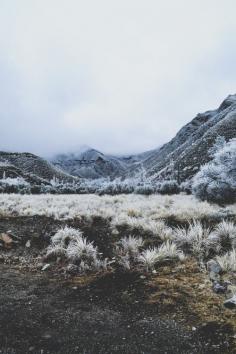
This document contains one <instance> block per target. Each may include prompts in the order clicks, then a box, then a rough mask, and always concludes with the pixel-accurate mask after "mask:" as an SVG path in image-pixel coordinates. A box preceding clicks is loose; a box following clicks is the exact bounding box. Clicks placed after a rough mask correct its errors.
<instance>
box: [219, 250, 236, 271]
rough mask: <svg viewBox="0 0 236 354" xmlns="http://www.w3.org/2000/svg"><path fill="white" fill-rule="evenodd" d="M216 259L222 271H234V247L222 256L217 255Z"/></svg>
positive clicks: (235, 262) (235, 254) (235, 255)
mask: <svg viewBox="0 0 236 354" xmlns="http://www.w3.org/2000/svg"><path fill="white" fill-rule="evenodd" d="M216 261H217V262H218V263H219V265H220V266H221V268H222V270H223V271H224V272H228V271H232V272H236V249H235V248H234V249H232V250H231V251H230V252H227V253H226V254H225V255H223V256H217V257H216Z"/></svg>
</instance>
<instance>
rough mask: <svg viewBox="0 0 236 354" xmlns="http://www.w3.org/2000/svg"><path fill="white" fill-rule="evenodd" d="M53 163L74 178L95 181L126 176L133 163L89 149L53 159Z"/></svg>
mask: <svg viewBox="0 0 236 354" xmlns="http://www.w3.org/2000/svg"><path fill="white" fill-rule="evenodd" d="M51 162H52V163H53V164H54V165H55V166H58V167H59V168H61V169H62V170H64V171H65V172H67V173H69V174H71V175H73V176H78V177H82V178H92V179H95V178H101V177H117V176H119V175H121V174H124V173H125V171H126V169H127V167H128V166H129V165H130V164H131V163H132V162H133V161H130V159H129V158H127V159H126V158H119V157H115V156H111V155H105V154H103V153H102V152H100V151H98V150H95V149H92V148H87V149H86V150H83V151H79V152H78V153H69V154H60V155H57V156H55V157H54V158H52V160H51Z"/></svg>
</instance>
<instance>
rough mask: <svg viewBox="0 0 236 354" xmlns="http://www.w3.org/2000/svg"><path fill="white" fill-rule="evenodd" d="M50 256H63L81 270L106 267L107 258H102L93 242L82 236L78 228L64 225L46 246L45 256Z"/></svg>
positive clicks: (95, 269)
mask: <svg viewBox="0 0 236 354" xmlns="http://www.w3.org/2000/svg"><path fill="white" fill-rule="evenodd" d="M52 256H56V257H58V256H63V257H65V258H66V259H67V261H69V262H70V263H72V264H75V265H76V266H77V267H78V270H79V271H81V272H84V271H89V270H94V271H99V270H101V269H106V268H107V266H108V262H107V259H105V260H102V259H101V258H100V254H99V253H98V250H97V247H95V246H94V244H93V242H90V241H88V240H87V239H86V238H85V237H83V233H82V232H81V231H80V230H76V229H74V228H69V227H65V228H64V229H61V230H59V231H58V232H57V233H56V234H55V235H54V236H53V237H52V239H51V245H50V246H49V247H48V250H47V254H46V258H47V259H49V258H51V257H52Z"/></svg>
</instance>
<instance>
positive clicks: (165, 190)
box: [157, 180, 180, 194]
mask: <svg viewBox="0 0 236 354" xmlns="http://www.w3.org/2000/svg"><path fill="white" fill-rule="evenodd" d="M179 191H180V188H179V184H178V182H177V181H176V180H170V181H163V182H160V183H159V185H158V186H157V192H158V193H160V194H178V193H179Z"/></svg>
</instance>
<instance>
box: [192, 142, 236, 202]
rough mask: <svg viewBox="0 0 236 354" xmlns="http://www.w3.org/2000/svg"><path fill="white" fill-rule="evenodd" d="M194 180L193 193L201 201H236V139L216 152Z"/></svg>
mask: <svg viewBox="0 0 236 354" xmlns="http://www.w3.org/2000/svg"><path fill="white" fill-rule="evenodd" d="M213 156H214V158H213V160H212V161H211V162H209V163H208V164H206V165H204V166H203V167H202V168H201V170H200V171H199V172H198V173H197V174H196V176H195V177H194V179H193V187H192V190H193V193H194V194H195V195H196V197H198V198H199V199H201V200H207V201H210V202H214V203H234V202H235V201H236V139H232V140H231V141H229V142H228V143H227V144H225V145H224V146H223V147H220V149H217V150H216V151H215V152H214V155H213Z"/></svg>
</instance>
